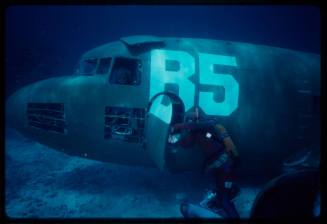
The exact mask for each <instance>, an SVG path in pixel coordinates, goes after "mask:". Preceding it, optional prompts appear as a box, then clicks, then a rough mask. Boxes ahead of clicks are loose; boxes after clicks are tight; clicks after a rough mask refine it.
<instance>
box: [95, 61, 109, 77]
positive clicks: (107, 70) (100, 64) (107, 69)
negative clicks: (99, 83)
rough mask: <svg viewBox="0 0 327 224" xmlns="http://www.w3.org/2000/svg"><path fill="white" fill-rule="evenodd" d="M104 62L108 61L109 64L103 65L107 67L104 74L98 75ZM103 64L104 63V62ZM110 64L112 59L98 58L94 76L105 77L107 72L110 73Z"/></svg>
mask: <svg viewBox="0 0 327 224" xmlns="http://www.w3.org/2000/svg"><path fill="white" fill-rule="evenodd" d="M104 60H109V62H107V63H106V64H105V66H107V67H106V68H105V69H104V70H105V72H102V73H99V69H100V66H102V62H103V61H104ZM104 63H105V62H104ZM112 63H113V58H112V57H102V58H99V59H98V65H97V67H96V71H95V74H97V75H107V74H108V73H109V72H111V67H112Z"/></svg>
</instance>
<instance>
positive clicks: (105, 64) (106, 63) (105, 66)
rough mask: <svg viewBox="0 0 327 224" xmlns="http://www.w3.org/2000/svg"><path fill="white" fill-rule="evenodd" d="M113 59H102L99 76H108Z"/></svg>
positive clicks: (98, 70)
mask: <svg viewBox="0 0 327 224" xmlns="http://www.w3.org/2000/svg"><path fill="white" fill-rule="evenodd" d="M110 63H111V58H101V59H100V62H99V66H98V68H97V74H107V73H108V72H109V68H110Z"/></svg>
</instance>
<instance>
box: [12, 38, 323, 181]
mask: <svg viewBox="0 0 327 224" xmlns="http://www.w3.org/2000/svg"><path fill="white" fill-rule="evenodd" d="M79 65H80V66H79V69H78V71H77V72H76V73H75V74H72V75H69V76H58V77H53V78H50V79H46V80H41V81H38V82H36V83H33V84H30V85H28V86H25V87H23V88H21V89H20V90H18V91H17V92H15V93H14V94H13V95H12V96H11V97H10V98H9V99H8V100H7V103H6V121H7V123H8V125H10V126H12V127H14V128H15V129H16V130H18V131H19V132H21V133H22V134H24V135H25V136H26V137H28V138H31V139H33V140H35V141H38V142H40V143H42V144H44V145H47V146H49V147H51V148H54V149H56V150H60V151H62V152H64V153H67V154H70V155H75V156H81V157H87V158H89V159H94V160H99V161H104V162H112V163H120V164H126V165H137V166H156V167H158V168H159V169H162V170H168V171H170V172H181V171H186V170H200V169H201V166H202V162H203V155H202V153H201V150H199V149H197V148H196V146H194V147H193V148H192V149H190V150H183V149H182V148H178V146H174V147H173V146H172V145H170V144H169V143H168V141H167V137H168V133H169V130H170V126H171V125H172V124H173V123H176V122H181V121H183V119H184V115H185V114H186V113H188V112H190V111H194V110H195V108H198V109H199V111H200V113H201V114H203V115H206V116H207V117H213V118H216V119H218V120H219V121H220V122H221V123H222V124H224V126H226V127H227V128H228V130H229V132H230V134H231V136H232V137H233V140H234V142H235V144H236V145H237V147H238V151H239V153H240V155H241V157H242V160H243V161H246V163H247V165H246V166H243V167H242V171H241V173H242V175H244V176H246V175H253V173H255V174H256V175H266V176H268V178H269V177H270V176H274V175H275V174H276V173H278V172H279V170H280V164H281V163H282V161H283V160H284V159H285V158H286V157H288V156H290V155H291V154H293V153H296V152H297V151H299V150H303V149H306V148H310V149H312V150H313V151H315V152H319V150H320V145H319V144H320V55H317V54H311V53H305V52H299V51H293V50H288V49H282V48H276V47H269V46H263V45H254V44H247V43H238V42H230V41H222V40H209V39H195V38H175V37H169V38H168V37H167V38H161V37H155V36H129V37H123V38H121V39H120V40H118V41H115V42H111V43H108V44H105V45H102V46H100V47H97V48H95V49H92V50H90V51H88V52H86V53H85V54H83V55H82V57H81V59H80V63H79ZM254 164H255V166H254ZM257 167H260V169H257Z"/></svg>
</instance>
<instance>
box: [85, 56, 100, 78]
mask: <svg viewBox="0 0 327 224" xmlns="http://www.w3.org/2000/svg"><path fill="white" fill-rule="evenodd" d="M97 63H98V59H97V58H92V59H85V60H84V61H82V64H81V74H82V75H92V74H93V73H94V70H95V68H96V67H97Z"/></svg>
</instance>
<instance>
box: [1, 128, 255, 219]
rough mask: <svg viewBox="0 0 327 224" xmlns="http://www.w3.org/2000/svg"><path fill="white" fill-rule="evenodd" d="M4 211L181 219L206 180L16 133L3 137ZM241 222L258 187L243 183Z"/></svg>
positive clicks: (22, 215)
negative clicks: (86, 154)
mask: <svg viewBox="0 0 327 224" xmlns="http://www.w3.org/2000/svg"><path fill="white" fill-rule="evenodd" d="M5 140H6V141H5V174H6V176H5V211H6V214H7V215H8V216H9V217H11V218H68V217H69V218H182V215H181V213H180V211H179V206H180V203H181V202H182V201H183V200H186V199H187V200H189V201H191V202H198V201H200V199H201V197H202V196H203V194H204V192H205V189H206V188H208V180H207V179H208V178H207V177H206V176H203V175H201V174H197V173H192V172H185V173H179V174H169V173H165V172H161V171H159V170H158V169H156V168H144V167H129V166H122V165H116V164H111V163H102V162H98V161H94V160H89V159H84V158H79V157H74V156H69V155H66V154H64V153H61V152H59V151H55V150H53V149H51V148H48V147H46V146H44V145H41V144H39V143H37V142H34V141H32V140H29V139H27V138H25V137H23V136H22V135H20V134H18V133H17V132H15V131H13V130H11V129H10V130H8V129H7V130H6V139H5ZM240 186H241V192H240V194H239V196H238V197H237V198H236V199H235V200H234V202H235V206H236V208H237V210H238V212H239V214H240V216H241V217H242V218H247V217H249V214H250V209H251V206H252V204H253V201H254V199H255V196H256V195H257V193H258V192H259V190H260V187H253V186H247V185H244V186H243V185H242V184H240Z"/></svg>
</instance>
